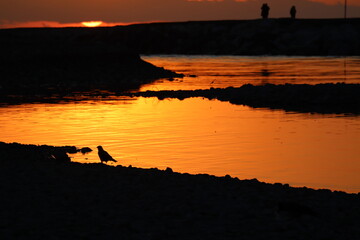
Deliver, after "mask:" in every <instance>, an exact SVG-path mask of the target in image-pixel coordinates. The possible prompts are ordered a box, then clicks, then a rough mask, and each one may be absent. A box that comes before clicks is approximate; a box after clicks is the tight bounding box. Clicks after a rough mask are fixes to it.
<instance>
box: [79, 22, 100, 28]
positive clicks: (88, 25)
mask: <svg viewBox="0 0 360 240" xmlns="http://www.w3.org/2000/svg"><path fill="white" fill-rule="evenodd" d="M102 23H103V22H102V21H89V22H82V23H81V24H82V25H84V26H85V27H98V26H100V25H101V24H102Z"/></svg>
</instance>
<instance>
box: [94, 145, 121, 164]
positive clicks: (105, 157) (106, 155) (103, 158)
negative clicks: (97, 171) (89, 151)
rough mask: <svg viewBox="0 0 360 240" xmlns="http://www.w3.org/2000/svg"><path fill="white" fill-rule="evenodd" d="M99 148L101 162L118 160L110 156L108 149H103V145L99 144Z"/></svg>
mask: <svg viewBox="0 0 360 240" xmlns="http://www.w3.org/2000/svg"><path fill="white" fill-rule="evenodd" d="M97 149H98V155H99V158H100V161H101V163H103V162H105V163H107V162H108V161H111V162H117V161H116V160H115V159H114V158H113V157H112V156H110V154H109V153H108V152H107V151H105V150H104V149H103V147H102V146H98V147H97Z"/></svg>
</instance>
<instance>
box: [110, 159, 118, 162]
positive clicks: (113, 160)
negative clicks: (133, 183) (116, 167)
mask: <svg viewBox="0 0 360 240" xmlns="http://www.w3.org/2000/svg"><path fill="white" fill-rule="evenodd" d="M109 161H112V162H117V161H116V160H115V159H111V160H109Z"/></svg>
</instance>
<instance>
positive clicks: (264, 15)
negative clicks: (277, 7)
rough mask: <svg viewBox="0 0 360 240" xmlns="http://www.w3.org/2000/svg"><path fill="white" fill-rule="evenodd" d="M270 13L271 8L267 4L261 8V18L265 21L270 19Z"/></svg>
mask: <svg viewBox="0 0 360 240" xmlns="http://www.w3.org/2000/svg"><path fill="white" fill-rule="evenodd" d="M269 11H270V7H269V6H268V5H267V3H264V4H263V5H262V6H261V17H262V18H263V19H267V18H268V17H269Z"/></svg>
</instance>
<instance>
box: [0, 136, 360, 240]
mask: <svg viewBox="0 0 360 240" xmlns="http://www.w3.org/2000/svg"><path fill="white" fill-rule="evenodd" d="M44 149H47V150H46V151H45V152H44ZM49 149H52V150H55V149H56V150H60V151H68V150H69V149H72V150H74V149H73V147H72V148H68V147H66V148H63V147H60V148H59V147H50V146H35V145H21V144H5V143H0V153H1V156H2V157H1V161H0V166H1V168H0V171H1V175H0V190H1V192H2V193H3V196H4V197H2V198H1V200H0V203H1V205H2V206H6V207H5V208H4V209H2V217H1V218H0V226H1V227H0V236H2V237H4V238H14V237H15V238H25V237H26V238H27V239H29V238H44V237H53V238H66V239H78V238H90V239H95V238H97V239H99V238H102V239H104V238H112V239H113V238H114V237H118V238H122V239H144V238H146V239H185V238H186V239H224V237H225V238H226V239H239V238H241V239H258V238H260V239H264V238H267V239H325V238H329V239H354V238H356V237H357V236H358V234H359V231H360V229H359V228H358V224H357V219H358V217H359V216H360V209H359V207H358V206H359V203H360V198H359V196H360V195H359V194H348V193H345V192H339V191H330V190H326V189H321V190H314V189H310V188H306V187H303V188H293V187H290V186H289V185H287V184H281V183H275V184H268V183H263V182H259V181H257V180H256V179H252V180H239V179H238V178H232V177H230V176H225V177H214V176H211V175H207V174H198V175H191V174H186V173H183V174H180V173H176V172H173V171H172V170H171V169H170V168H168V169H166V170H158V169H141V168H135V167H124V166H116V167H112V166H108V165H104V164H100V163H99V164H80V163H70V162H66V161H62V160H60V159H52V160H51V159H48V158H47V156H48V154H49ZM50 152H51V151H50Z"/></svg>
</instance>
